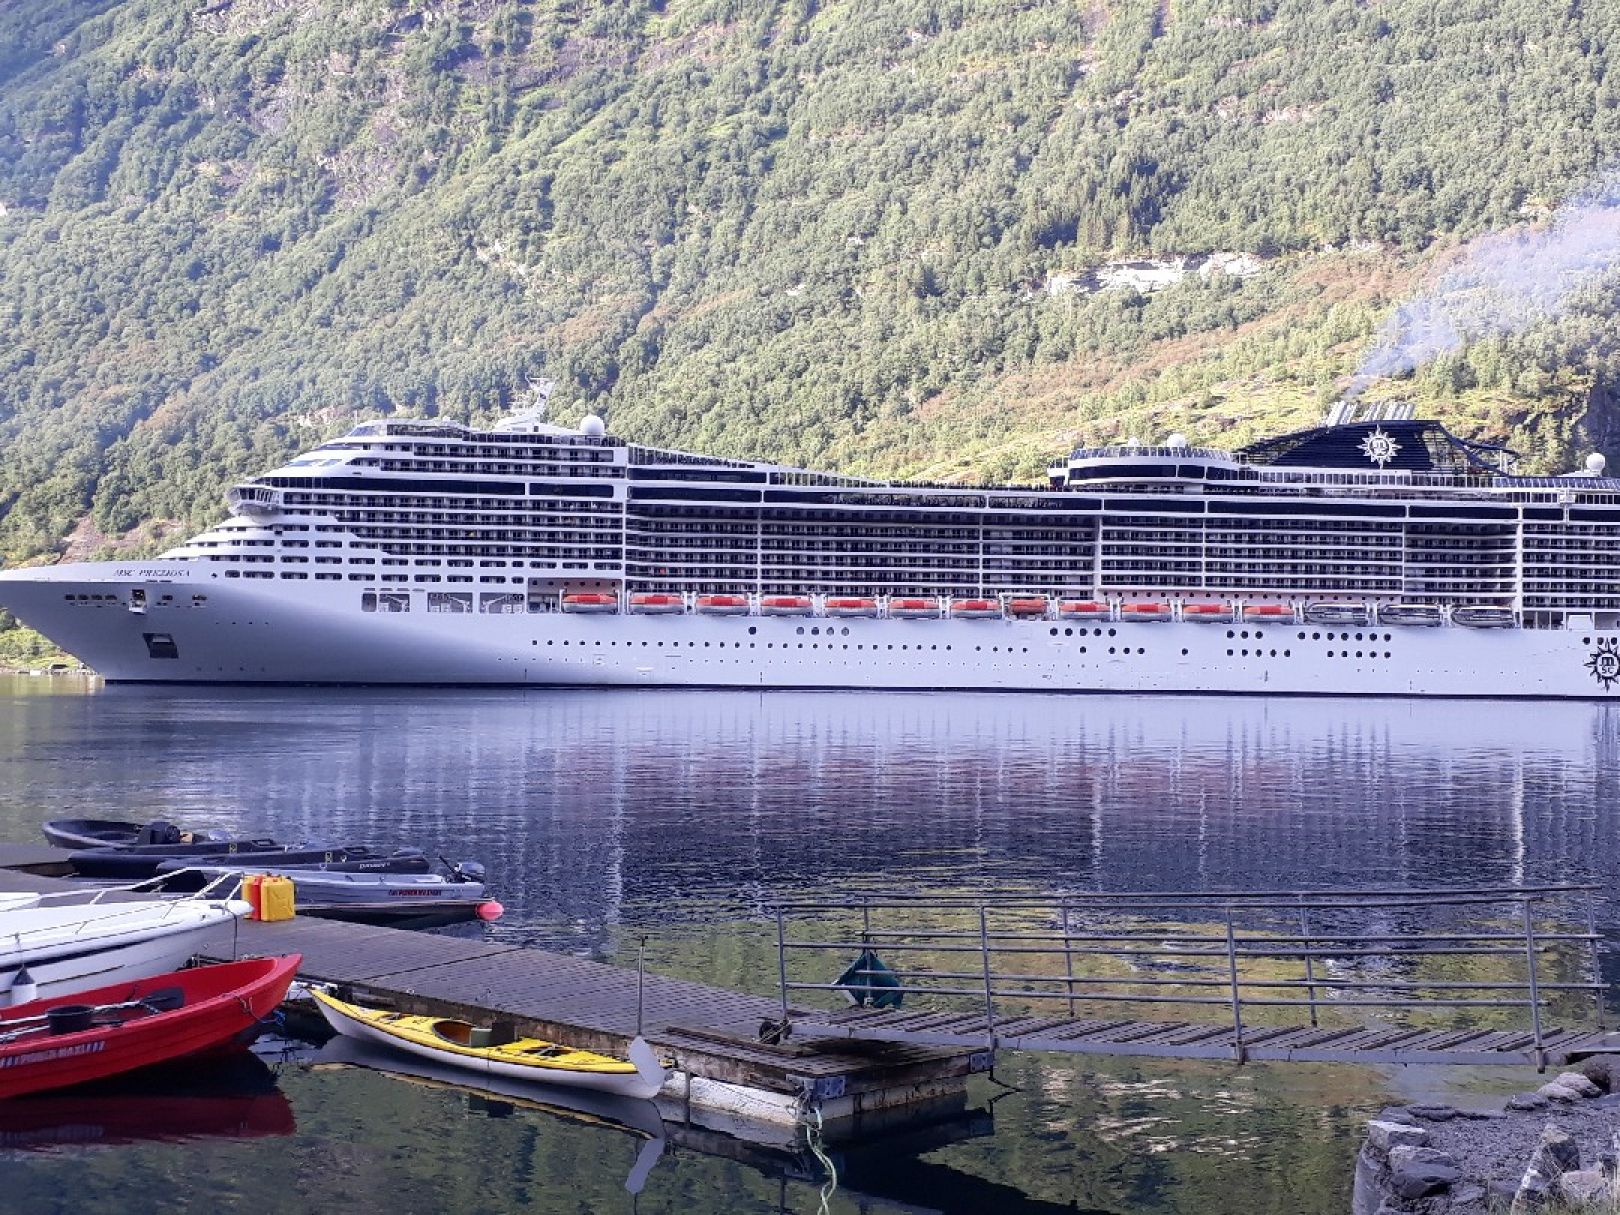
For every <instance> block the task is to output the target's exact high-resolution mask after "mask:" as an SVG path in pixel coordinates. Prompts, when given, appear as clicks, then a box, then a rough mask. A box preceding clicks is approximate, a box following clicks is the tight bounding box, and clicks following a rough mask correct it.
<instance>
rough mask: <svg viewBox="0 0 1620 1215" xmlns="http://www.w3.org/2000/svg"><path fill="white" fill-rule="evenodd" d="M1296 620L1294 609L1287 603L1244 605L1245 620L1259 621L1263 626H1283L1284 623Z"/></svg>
mask: <svg viewBox="0 0 1620 1215" xmlns="http://www.w3.org/2000/svg"><path fill="white" fill-rule="evenodd" d="M1293 618H1294V609H1293V608H1291V607H1289V606H1288V605H1287V604H1286V603H1245V604H1244V605H1243V619H1245V620H1254V621H1259V622H1260V623H1261V624H1267V623H1269V624H1281V623H1282V622H1283V621H1287V620H1292V619H1293Z"/></svg>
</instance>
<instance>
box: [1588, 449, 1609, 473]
mask: <svg viewBox="0 0 1620 1215" xmlns="http://www.w3.org/2000/svg"><path fill="white" fill-rule="evenodd" d="M1608 466H1609V462H1608V460H1606V459H1605V458H1604V457H1603V454H1602V453H1601V452H1596V451H1594V452H1593V453H1592V454H1591V455H1589V456H1587V457H1586V475H1587V476H1589V477H1601V476H1602V475H1603V470H1604V469H1605V468H1607V467H1608Z"/></svg>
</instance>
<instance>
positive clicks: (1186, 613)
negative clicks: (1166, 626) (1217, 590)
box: [1181, 603, 1232, 624]
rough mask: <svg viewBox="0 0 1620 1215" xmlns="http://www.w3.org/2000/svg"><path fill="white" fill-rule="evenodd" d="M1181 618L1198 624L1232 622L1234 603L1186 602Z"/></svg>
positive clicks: (1182, 606)
mask: <svg viewBox="0 0 1620 1215" xmlns="http://www.w3.org/2000/svg"><path fill="white" fill-rule="evenodd" d="M1181 618H1182V619H1183V620H1192V621H1195V622H1197V623H1198V624H1231V623H1232V605H1231V604H1229V603H1184V604H1182V605H1181Z"/></svg>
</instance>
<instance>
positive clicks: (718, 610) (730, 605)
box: [697, 595, 748, 616]
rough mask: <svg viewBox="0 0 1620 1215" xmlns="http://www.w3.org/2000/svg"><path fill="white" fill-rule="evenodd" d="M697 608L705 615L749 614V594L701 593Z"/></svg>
mask: <svg viewBox="0 0 1620 1215" xmlns="http://www.w3.org/2000/svg"><path fill="white" fill-rule="evenodd" d="M697 610H698V611H699V612H701V613H703V615H705V616H746V615H748V596H747V595H699V596H698V597H697Z"/></svg>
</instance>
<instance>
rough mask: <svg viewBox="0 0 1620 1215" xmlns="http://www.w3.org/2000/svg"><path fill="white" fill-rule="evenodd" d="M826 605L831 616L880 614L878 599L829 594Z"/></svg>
mask: <svg viewBox="0 0 1620 1215" xmlns="http://www.w3.org/2000/svg"><path fill="white" fill-rule="evenodd" d="M825 606H826V609H827V615H829V616H876V615H877V614H878V602H877V600H876V599H835V598H833V597H832V596H828V598H827V600H826V604H825Z"/></svg>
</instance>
